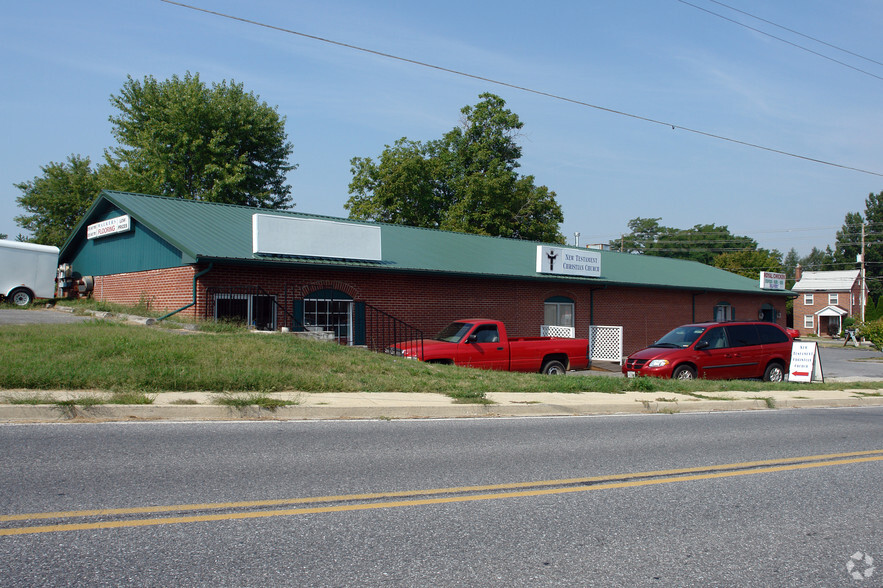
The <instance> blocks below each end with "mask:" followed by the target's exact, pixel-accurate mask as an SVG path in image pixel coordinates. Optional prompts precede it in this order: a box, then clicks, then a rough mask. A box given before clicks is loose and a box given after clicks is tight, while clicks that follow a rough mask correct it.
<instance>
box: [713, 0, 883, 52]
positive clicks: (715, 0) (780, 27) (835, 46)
mask: <svg viewBox="0 0 883 588" xmlns="http://www.w3.org/2000/svg"><path fill="white" fill-rule="evenodd" d="M708 1H709V2H714V3H715V4H717V5H718V6H723V7H724V8H729V9H730V10H733V11H735V12H738V13H740V14H744V15H745V16H747V17H749V18H753V19H755V20H759V21H761V22H765V23H766V24H768V25H772V26H774V27H776V28H779V29H782V30H783V31H788V32H789V33H793V34H795V35H798V36H801V37H803V38H804V39H809V40H810V41H815V42H816V43H819V44H821V45H825V46H826V47H830V48H831V49H836V50H837V51H842V52H843V53H847V54H849V55H852V56H853V57H858V58H859V59H864V60H865V61H869V62H871V63H876V64H877V65H883V62H880V61H877V60H876V59H871V58H870V57H865V56H864V55H861V54H859V53H855V52H854V51H850V50H849V49H844V48H843V47H838V46H837V45H833V44H831V43H828V42H827V41H823V40H821V39H817V38H816V37H811V36H810V35H806V34H804V33H801V32H800V31H795V30H794V29H789V28H788V27H785V26H782V25H780V24H777V23H774V22H773V21H771V20H767V19H765V18H761V17H759V16H756V15H754V14H751V13H750V12H745V11H744V10H739V9H738V8H736V7H734V6H730V5H729V4H724V3H723V2H718V0H708Z"/></svg>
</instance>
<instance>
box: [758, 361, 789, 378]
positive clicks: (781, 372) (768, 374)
mask: <svg viewBox="0 0 883 588" xmlns="http://www.w3.org/2000/svg"><path fill="white" fill-rule="evenodd" d="M763 379H764V381H766V382H783V381H785V368H784V367H783V366H782V364H780V363H771V364H770V365H768V366H766V371H765V372H764V373H763Z"/></svg>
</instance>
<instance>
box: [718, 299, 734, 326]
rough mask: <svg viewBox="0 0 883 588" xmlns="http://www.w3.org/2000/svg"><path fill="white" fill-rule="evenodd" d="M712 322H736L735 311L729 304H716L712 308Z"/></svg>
mask: <svg viewBox="0 0 883 588" xmlns="http://www.w3.org/2000/svg"><path fill="white" fill-rule="evenodd" d="M714 320H715V321H716V322H719V323H725V322H727V321H734V320H736V309H735V308H733V305H732V304H730V303H729V302H718V303H717V305H715V307H714Z"/></svg>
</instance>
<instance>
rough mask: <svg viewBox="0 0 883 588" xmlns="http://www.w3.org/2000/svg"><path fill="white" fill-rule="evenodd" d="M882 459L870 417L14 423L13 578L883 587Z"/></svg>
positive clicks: (4, 444)
mask: <svg viewBox="0 0 883 588" xmlns="http://www.w3.org/2000/svg"><path fill="white" fill-rule="evenodd" d="M869 451H870V452H874V453H871V454H867V453H863V454H856V452H869ZM821 456H824V457H821ZM881 459H883V409H877V408H865V409H827V410H809V409H802V410H781V411H768V412H767V411H763V412H753V411H752V412H737V413H710V414H673V415H655V416H651V415H642V416H615V417H580V418H536V417H534V418H529V419H468V420H430V421H425V420H424V421H383V420H381V421H369V422H363V421H359V422H355V421H324V422H243V423H211V424H204V423H183V424H170V423H117V424H78V425H73V426H71V425H7V426H0V472H3V475H2V476H0V585H3V586H409V587H411V586H506V587H510V586H593V585H597V586H801V587H807V586H826V587H829V586H850V585H863V586H879V585H881V583H883V567H880V566H879V562H883V509H881V508H880V505H881V502H880V488H883V461H881ZM759 460H776V461H775V462H774V463H766V464H758V463H756V462H758V461H759ZM687 468H690V469H687ZM648 472H653V473H648ZM551 481H555V482H551ZM435 489H444V490H435ZM369 493H395V494H373V495H368V494H369ZM320 497H321V498H320ZM307 498H312V500H309V501H307V500H303V499H307ZM168 505H196V506H193V507H192V508H191V507H183V506H177V507H175V508H158V509H150V510H148V509H146V508H145V507H166V506H168ZM83 509H125V510H122V511H118V512H113V511H108V510H103V511H101V512H98V513H92V514H89V513H71V512H65V513H62V514H59V513H58V511H81V510H83ZM47 512H49V513H55V514H52V515H47V518H41V517H38V516H37V515H36V514H34V513H47ZM3 515H6V516H3ZM9 515H23V516H21V517H16V516H13V517H10V516H9ZM187 517H197V518H195V519H194V518H187ZM198 517H203V518H201V519H200V518H198ZM237 517H241V518H237ZM54 525H69V526H67V527H65V526H54ZM10 533H20V534H10ZM856 554H858V555H856ZM866 555H867V556H870V558H872V559H873V560H874V561H876V562H878V563H877V565H876V566H872V565H871V564H869V563H868V562H869V561H870V560H868V559H866V557H865V556H866ZM853 573H858V574H860V575H862V577H863V580H862V583H857V582H858V581H857V580H854V579H853V576H852V575H851V574H853ZM865 576H867V577H865Z"/></svg>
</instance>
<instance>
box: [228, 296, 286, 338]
mask: <svg viewBox="0 0 883 588" xmlns="http://www.w3.org/2000/svg"><path fill="white" fill-rule="evenodd" d="M215 319H216V320H217V319H222V320H232V321H237V322H241V323H245V324H246V325H249V326H252V327H254V328H255V329H257V330H259V331H275V330H276V297H275V296H267V295H264V294H232V293H222V294H215Z"/></svg>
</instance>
